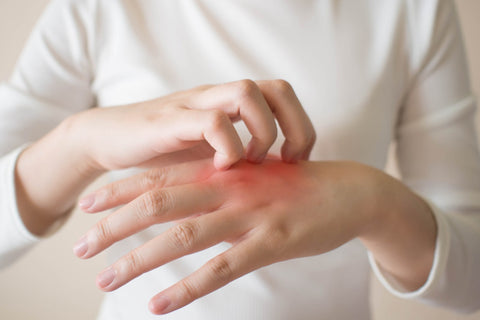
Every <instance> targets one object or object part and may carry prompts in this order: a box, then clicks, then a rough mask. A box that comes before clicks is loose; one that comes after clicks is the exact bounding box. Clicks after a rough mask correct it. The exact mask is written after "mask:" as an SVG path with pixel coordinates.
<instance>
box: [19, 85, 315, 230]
mask: <svg viewBox="0 0 480 320" xmlns="http://www.w3.org/2000/svg"><path fill="white" fill-rule="evenodd" d="M238 120H242V121H244V122H245V124H246V126H247V128H248V130H249V131H250V133H251V135H252V139H251V141H250V143H249V145H248V147H247V149H246V156H247V158H248V160H250V161H252V162H261V161H262V160H263V158H264V157H265V154H266V153H267V151H268V149H269V148H270V146H271V145H272V143H273V142H274V140H275V138H276V136H277V131H276V124H275V120H277V121H278V123H279V125H280V127H281V128H282V131H283V133H284V135H285V137H286V141H285V143H284V145H283V147H282V157H283V159H284V160H285V161H287V162H295V161H297V160H300V159H307V158H308V156H309V154H310V151H311V149H312V146H313V143H314V141H315V132H314V130H313V126H312V124H311V122H310V120H309V118H308V116H307V115H306V113H305V111H304V110H303V108H302V106H301V104H300V102H299V101H298V99H297V97H296V95H295V92H294V91H293V89H292V88H291V86H290V85H289V84H288V83H287V82H285V81H283V80H272V81H258V82H253V81H251V80H242V81H237V82H232V83H227V84H221V85H206V86H201V87H197V88H194V89H191V90H187V91H182V92H177V93H174V94H171V95H168V96H165V97H162V98H159V99H156V100H152V101H147V102H141V103H136V104H133V105H128V106H119V107H111V108H95V109H91V110H88V111H85V112H81V113H79V114H76V115H74V116H72V117H70V118H68V119H66V120H65V121H64V122H62V123H61V124H60V125H59V126H58V127H57V128H56V129H54V130H52V131H51V132H50V133H49V134H47V135H46V136H45V137H43V138H42V139H41V140H39V141H37V142H36V143H34V144H33V145H32V146H30V147H29V148H27V149H26V150H25V151H24V152H23V153H22V154H21V155H20V157H19V159H18V163H17V167H16V180H17V181H16V192H17V199H18V201H17V202H18V205H19V211H20V214H21V216H22V219H23V221H24V223H25V225H26V226H27V228H28V229H29V230H30V231H32V232H33V233H35V234H37V235H43V234H45V233H46V232H47V230H49V229H50V227H51V226H52V225H54V224H55V222H56V221H58V220H59V219H61V218H63V217H64V216H65V213H67V212H69V211H70V209H71V208H72V206H73V204H74V203H75V200H76V199H77V197H78V195H79V194H80V192H81V191H83V189H84V188H85V187H86V186H87V185H88V184H89V183H91V182H92V181H93V180H94V179H95V178H96V177H98V176H99V175H100V174H101V173H103V172H104V171H107V170H112V169H122V168H128V167H134V166H153V165H155V166H165V165H168V164H172V163H179V162H184V161H192V160H195V159H201V158H206V157H211V156H212V155H213V154H214V165H215V167H216V168H217V169H226V168H228V167H229V166H231V165H232V164H234V163H235V162H236V161H238V160H239V159H241V158H242V156H243V145H242V143H241V141H240V138H239V137H238V134H237V132H236V131H235V129H234V127H233V122H234V121H238ZM82 205H83V206H84V207H88V206H89V201H88V199H87V200H86V202H83V203H82Z"/></svg>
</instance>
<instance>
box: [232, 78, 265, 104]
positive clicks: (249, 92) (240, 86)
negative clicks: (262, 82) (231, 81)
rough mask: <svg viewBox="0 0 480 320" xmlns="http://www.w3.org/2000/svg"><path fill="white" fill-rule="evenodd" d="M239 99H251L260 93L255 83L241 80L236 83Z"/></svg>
mask: <svg viewBox="0 0 480 320" xmlns="http://www.w3.org/2000/svg"><path fill="white" fill-rule="evenodd" d="M235 86H236V92H237V95H238V98H239V99H240V100H241V99H250V98H252V97H254V96H255V95H257V94H258V93H259V92H260V89H259V88H258V86H257V84H256V83H255V81H253V80H250V79H245V80H240V81H238V82H236V83H235Z"/></svg>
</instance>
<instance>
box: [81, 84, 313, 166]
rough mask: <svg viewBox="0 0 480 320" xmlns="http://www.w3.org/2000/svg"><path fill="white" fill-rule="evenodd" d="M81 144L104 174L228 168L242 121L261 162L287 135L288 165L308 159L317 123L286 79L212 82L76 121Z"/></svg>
mask: <svg viewBox="0 0 480 320" xmlns="http://www.w3.org/2000/svg"><path fill="white" fill-rule="evenodd" d="M74 119H75V125H74V126H73V127H74V128H76V129H78V130H77V132H78V134H77V137H78V139H79V141H80V142H79V145H82V146H85V148H86V150H87V154H88V155H89V158H90V159H91V160H92V161H91V162H92V163H94V164H95V165H96V167H97V168H99V169H103V170H111V169H121V168H128V167H132V166H144V165H146V166H151V165H152V163H154V164H155V165H157V166H158V164H161V165H162V166H163V165H166V164H173V163H178V162H179V160H181V161H185V160H196V159H199V158H206V157H211V156H212V154H213V152H214V153H215V155H214V164H215V167H216V168H217V169H226V168H228V167H229V166H231V165H232V164H234V163H235V162H237V161H238V160H240V159H241V157H242V155H243V146H242V143H241V141H240V138H239V136H238V134H237V132H236V131H235V129H234V127H233V122H235V121H238V120H242V121H243V122H244V123H245V124H246V126H247V128H248V130H249V131H250V134H251V135H252V139H251V141H250V143H249V145H248V147H247V149H246V157H247V159H248V160H249V161H251V162H256V163H260V162H262V161H263V159H264V158H265V156H266V154H267V152H268V150H269V148H270V146H271V145H272V144H273V142H274V141H275V139H276V137H277V129H276V123H275V120H277V121H278V122H279V125H280V127H281V128H282V131H283V133H284V135H285V137H286V140H285V143H284V145H283V148H282V156H283V159H284V160H285V161H287V162H295V161H297V160H301V159H302V160H305V159H307V158H308V156H309V154H310V151H311V149H312V146H313V143H314V142H315V132H314V130H313V126H312V124H311V122H310V120H309V118H308V116H307V114H306V113H305V111H304V110H303V108H302V106H301V104H300V102H299V101H298V98H297V97H296V95H295V92H294V91H293V89H292V88H291V86H290V85H289V84H288V83H287V82H285V81H283V80H273V81H258V82H253V81H251V80H242V81H237V82H232V83H227V84H221V85H205V86H201V87H197V88H194V89H191V90H187V91H182V92H177V93H174V94H171V95H168V96H165V97H162V98H159V99H156V100H152V101H147V102H142V103H138V104H134V105H128V106H121V107H114V108H102V109H98V108H97V109H92V110H89V111H87V112H85V113H82V114H80V115H78V116H77V117H74Z"/></svg>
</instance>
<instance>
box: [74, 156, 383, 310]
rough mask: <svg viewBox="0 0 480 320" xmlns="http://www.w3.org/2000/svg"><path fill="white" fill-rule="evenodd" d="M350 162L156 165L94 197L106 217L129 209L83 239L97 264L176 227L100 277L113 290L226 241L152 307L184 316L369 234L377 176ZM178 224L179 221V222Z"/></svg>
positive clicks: (83, 251) (79, 249)
mask: <svg viewBox="0 0 480 320" xmlns="http://www.w3.org/2000/svg"><path fill="white" fill-rule="evenodd" d="M381 174H382V173H380V172H378V171H377V170H374V169H371V168H368V167H366V166H363V165H359V164H355V163H350V162H338V163H336V162H299V163H298V164H286V163H283V162H281V161H271V160H266V161H264V162H263V163H262V164H260V165H253V164H250V163H248V162H245V161H241V162H239V163H237V164H235V165H234V166H233V167H232V168H231V169H230V170H228V171H216V170H214V168H213V167H212V165H211V161H198V162H194V163H186V164H181V165H178V166H173V167H168V168H161V169H154V170H151V171H148V172H146V173H143V174H140V175H137V176H134V177H131V178H128V179H125V180H123V181H119V182H115V183H113V184H110V185H107V186H105V187H103V188H102V189H100V190H98V191H97V192H95V193H94V194H93V197H95V199H96V201H95V206H94V207H91V208H89V210H88V212H91V213H93V212H99V211H102V210H105V209H109V208H113V207H116V206H118V205H122V204H126V205H125V206H123V207H122V208H120V209H118V210H117V211H116V212H114V213H113V214H111V215H110V216H108V217H106V218H104V219H103V220H101V221H100V222H99V223H98V224H97V225H96V226H95V227H94V228H92V229H91V230H90V231H89V232H88V233H87V234H86V236H84V237H82V239H81V240H80V241H79V242H78V244H77V245H76V247H75V250H74V251H75V253H76V254H77V256H79V257H81V258H90V257H92V256H94V255H96V254H98V253H99V252H101V251H103V250H105V249H106V248H107V247H109V246H110V245H112V244H113V243H115V242H117V241H119V240H121V239H124V238H126V237H128V236H130V235H132V234H134V233H137V232H139V231H140V230H142V229H145V228H147V227H149V226H151V225H153V224H158V223H164V222H168V221H177V222H178V223H177V224H176V225H175V226H173V227H172V228H171V229H169V230H168V231H166V232H165V233H163V234H161V235H159V236H158V237H156V238H154V239H153V240H151V241H149V242H147V243H146V244H144V245H142V246H141V247H139V248H137V249H135V250H134V251H132V252H130V253H129V254H128V255H126V256H124V257H123V258H121V259H120V260H118V261H117V262H116V263H115V264H113V265H112V266H111V267H109V268H108V269H106V270H105V271H104V272H103V273H101V274H100V275H99V276H98V277H97V284H98V286H99V287H100V288H101V289H103V290H105V291H112V290H115V289H117V288H118V287H120V286H122V285H124V284H126V283H127V282H129V281H130V280H132V279H134V278H135V277H138V276H139V275H141V274H142V273H144V272H147V271H149V270H152V269H154V268H157V267H159V266H162V265H163V264H166V263H168V262H170V261H172V260H175V259H178V258H180V257H182V256H184V255H187V254H190V253H193V252H196V251H200V250H203V249H205V248H208V247H211V246H213V245H215V244H217V243H219V242H222V241H228V242H230V243H232V247H231V248H230V249H229V250H227V251H226V252H224V253H223V254H221V255H219V256H216V257H215V258H213V259H212V260H210V261H209V262H207V263H206V264H205V265H204V266H203V267H202V268H200V269H199V270H197V271H196V272H195V273H193V274H192V275H190V276H188V277H187V278H185V279H183V280H182V281H180V282H178V283H177V284H175V285H174V286H172V287H170V288H168V289H166V290H164V291H163V292H161V293H159V294H158V295H156V296H155V297H154V298H153V299H152V300H151V302H150V310H151V311H152V312H153V313H156V314H161V313H167V312H171V311H173V310H176V309H178V308H180V307H182V306H184V305H186V304H188V303H190V302H192V301H193V300H195V299H197V298H199V297H201V296H203V295H206V294H208V293H209V292H211V291H214V290H216V289H218V288H220V287H222V286H223V285H225V284H227V283H229V282H230V281H232V280H234V279H236V278H238V277H240V276H242V275H244V274H246V273H248V272H251V271H253V270H255V269H258V268H260V267H262V266H266V265H269V264H272V263H275V262H278V261H281V260H287V259H292V258H297V257H304V256H311V255H317V254H321V253H324V252H327V251H330V250H332V249H334V248H336V247H338V246H340V245H342V244H343V243H345V242H347V241H349V240H350V239H352V238H355V237H357V236H359V235H362V234H363V233H366V232H367V231H369V228H368V227H369V226H370V225H371V224H372V223H371V221H372V220H373V217H374V214H375V212H377V209H378V208H377V207H376V206H377V205H378V204H379V201H378V195H379V194H380V193H381V192H380V191H379V190H378V188H377V186H378V185H377V181H376V179H377V178H378V175H381ZM178 220H179V221H178Z"/></svg>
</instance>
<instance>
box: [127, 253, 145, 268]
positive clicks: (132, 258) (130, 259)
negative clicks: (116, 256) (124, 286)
mask: <svg viewBox="0 0 480 320" xmlns="http://www.w3.org/2000/svg"><path fill="white" fill-rule="evenodd" d="M123 265H124V268H125V269H126V272H127V273H142V272H143V268H144V263H143V259H142V256H141V255H140V254H139V252H138V251H137V250H133V251H130V252H129V253H128V254H127V255H126V256H125V258H124V259H123Z"/></svg>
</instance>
